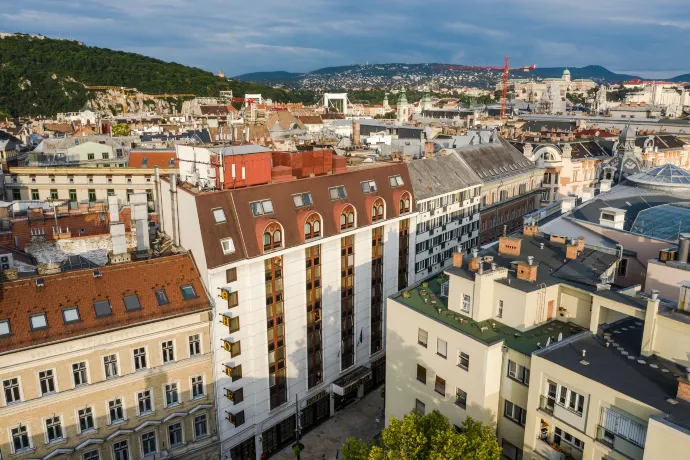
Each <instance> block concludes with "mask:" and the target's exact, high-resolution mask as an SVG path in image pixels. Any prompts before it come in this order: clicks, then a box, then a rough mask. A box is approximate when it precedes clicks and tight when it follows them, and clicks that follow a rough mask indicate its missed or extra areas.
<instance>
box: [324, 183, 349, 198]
mask: <svg viewBox="0 0 690 460" xmlns="http://www.w3.org/2000/svg"><path fill="white" fill-rule="evenodd" d="M328 193H330V195H331V200H338V199H343V198H347V190H345V186H344V185H339V186H337V187H331V188H329V189H328Z"/></svg>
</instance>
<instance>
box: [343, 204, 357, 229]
mask: <svg viewBox="0 0 690 460" xmlns="http://www.w3.org/2000/svg"><path fill="white" fill-rule="evenodd" d="M354 226H355V209H354V208H353V207H352V206H350V205H348V206H345V208H343V212H342V213H341V214H340V230H346V229H348V228H354Z"/></svg>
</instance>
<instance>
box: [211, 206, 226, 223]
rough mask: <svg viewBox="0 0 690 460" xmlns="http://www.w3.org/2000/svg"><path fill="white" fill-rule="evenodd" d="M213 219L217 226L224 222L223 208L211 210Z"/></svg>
mask: <svg viewBox="0 0 690 460" xmlns="http://www.w3.org/2000/svg"><path fill="white" fill-rule="evenodd" d="M212 211H213V218H214V219H215V220H216V223H217V224H221V223H223V222H225V220H226V219H225V211H223V208H216V209H213V210H212Z"/></svg>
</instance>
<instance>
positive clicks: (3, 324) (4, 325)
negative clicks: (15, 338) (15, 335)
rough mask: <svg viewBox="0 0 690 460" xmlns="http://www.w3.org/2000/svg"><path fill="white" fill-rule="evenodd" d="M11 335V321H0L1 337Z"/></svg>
mask: <svg viewBox="0 0 690 460" xmlns="http://www.w3.org/2000/svg"><path fill="white" fill-rule="evenodd" d="M11 333H12V329H10V320H8V319H5V320H2V321H0V337H3V336H5V335H10V334H11Z"/></svg>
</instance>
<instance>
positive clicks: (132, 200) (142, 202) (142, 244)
mask: <svg viewBox="0 0 690 460" xmlns="http://www.w3.org/2000/svg"><path fill="white" fill-rule="evenodd" d="M129 206H130V208H131V210H132V220H133V221H134V223H135V226H136V229H137V252H141V251H148V250H149V219H148V217H149V213H148V197H147V195H146V193H133V194H131V195H130V196H129Z"/></svg>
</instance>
